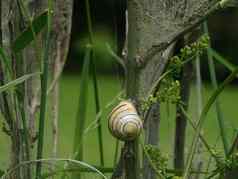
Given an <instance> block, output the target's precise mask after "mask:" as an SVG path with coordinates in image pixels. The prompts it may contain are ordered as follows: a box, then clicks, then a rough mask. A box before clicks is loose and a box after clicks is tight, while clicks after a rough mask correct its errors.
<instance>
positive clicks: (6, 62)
mask: <svg viewBox="0 0 238 179" xmlns="http://www.w3.org/2000/svg"><path fill="white" fill-rule="evenodd" d="M0 57H1V60H2V62H3V64H4V65H5V66H6V68H7V71H8V73H9V74H12V70H11V60H10V58H9V57H8V56H7V54H6V52H5V51H4V49H3V48H1V47H0Z"/></svg>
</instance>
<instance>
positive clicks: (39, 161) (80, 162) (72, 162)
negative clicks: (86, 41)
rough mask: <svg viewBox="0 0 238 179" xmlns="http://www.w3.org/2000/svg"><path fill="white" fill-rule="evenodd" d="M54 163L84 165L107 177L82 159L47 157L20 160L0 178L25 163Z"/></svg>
mask: <svg viewBox="0 0 238 179" xmlns="http://www.w3.org/2000/svg"><path fill="white" fill-rule="evenodd" d="M52 162H54V163H56V162H67V163H70V164H74V165H78V166H82V167H85V168H88V169H90V170H92V171H94V172H96V173H97V174H99V175H100V176H102V177H103V178H104V179H107V177H106V176H105V175H103V173H102V172H100V171H99V170H98V169H97V168H95V167H94V166H92V165H89V164H87V163H85V162H82V161H78V160H73V159H61V158H58V159H56V158H52V159H51V158H49V159H39V160H31V161H26V162H22V163H20V164H18V165H17V166H15V167H14V168H11V169H10V170H8V171H7V172H5V173H4V174H3V175H2V176H1V179H6V177H7V176H9V175H11V174H12V173H13V172H14V171H15V170H17V169H19V168H20V167H23V166H26V165H32V164H35V163H36V164H38V163H41V164H42V163H46V164H49V163H52Z"/></svg>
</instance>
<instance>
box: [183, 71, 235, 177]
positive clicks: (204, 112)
mask: <svg viewBox="0 0 238 179" xmlns="http://www.w3.org/2000/svg"><path fill="white" fill-rule="evenodd" d="M237 74H238V68H236V69H235V70H234V71H233V72H232V73H231V74H230V75H229V76H228V77H227V78H226V79H225V80H224V81H223V82H222V84H221V85H220V86H219V87H218V88H217V89H216V90H215V91H214V92H213V93H212V95H211V96H210V97H209V99H208V102H207V103H206V105H205V106H204V108H203V110H202V113H201V115H200V118H199V122H198V125H197V130H196V132H195V135H194V137H193V142H192V145H191V147H190V151H189V155H188V159H187V164H186V168H185V172H184V179H187V178H188V176H189V173H190V169H191V164H192V161H193V157H194V153H195V149H196V144H197V142H198V139H199V133H200V132H201V129H202V126H203V123H204V121H205V119H206V115H207V113H208V111H209V110H210V108H211V106H212V105H213V103H214V102H215V101H216V99H217V97H218V96H219V95H220V94H221V92H222V91H223V90H224V88H225V87H226V86H227V85H228V84H229V83H230V82H232V81H233V80H234V79H235V78H236V75H237Z"/></svg>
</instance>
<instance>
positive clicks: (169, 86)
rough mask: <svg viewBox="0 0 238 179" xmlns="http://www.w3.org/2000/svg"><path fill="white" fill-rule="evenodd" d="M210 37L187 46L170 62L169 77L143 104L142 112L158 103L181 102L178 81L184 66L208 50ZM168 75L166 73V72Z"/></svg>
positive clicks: (202, 38) (204, 36) (204, 37)
mask: <svg viewBox="0 0 238 179" xmlns="http://www.w3.org/2000/svg"><path fill="white" fill-rule="evenodd" d="M208 44H209V36H207V35H203V36H202V37H201V38H199V40H198V41H196V42H194V43H192V44H190V45H186V46H185V47H184V48H182V49H181V50H180V53H179V54H178V55H176V56H173V57H172V58H171V59H170V60H169V65H168V69H167V72H169V73H168V75H166V77H165V78H164V79H163V80H162V81H161V84H160V85H159V90H158V91H157V92H156V93H155V94H151V95H150V96H149V97H148V99H147V101H144V102H143V103H142V110H143V111H144V112H145V111H147V110H148V109H149V108H150V106H151V105H153V104H155V103H157V102H161V103H162V102H166V103H172V104H176V103H179V102H180V100H181V97H180V89H181V86H180V82H179V81H178V80H177V79H178V78H179V77H180V75H181V70H182V67H183V65H184V64H185V63H186V62H188V61H190V60H192V59H194V57H195V56H196V55H201V54H202V53H203V52H204V51H205V49H207V48H208ZM165 73H166V72H165Z"/></svg>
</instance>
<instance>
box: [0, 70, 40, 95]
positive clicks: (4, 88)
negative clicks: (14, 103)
mask: <svg viewBox="0 0 238 179" xmlns="http://www.w3.org/2000/svg"><path fill="white" fill-rule="evenodd" d="M40 74H41V73H39V72H38V73H32V74H27V75H23V76H22V77H20V78H17V79H15V80H13V81H11V82H9V83H7V84H5V85H3V86H0V93H2V92H4V91H7V90H10V89H12V88H14V87H15V86H17V85H19V84H21V83H23V82H24V81H26V80H28V79H29V78H31V77H33V76H37V75H40Z"/></svg>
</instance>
